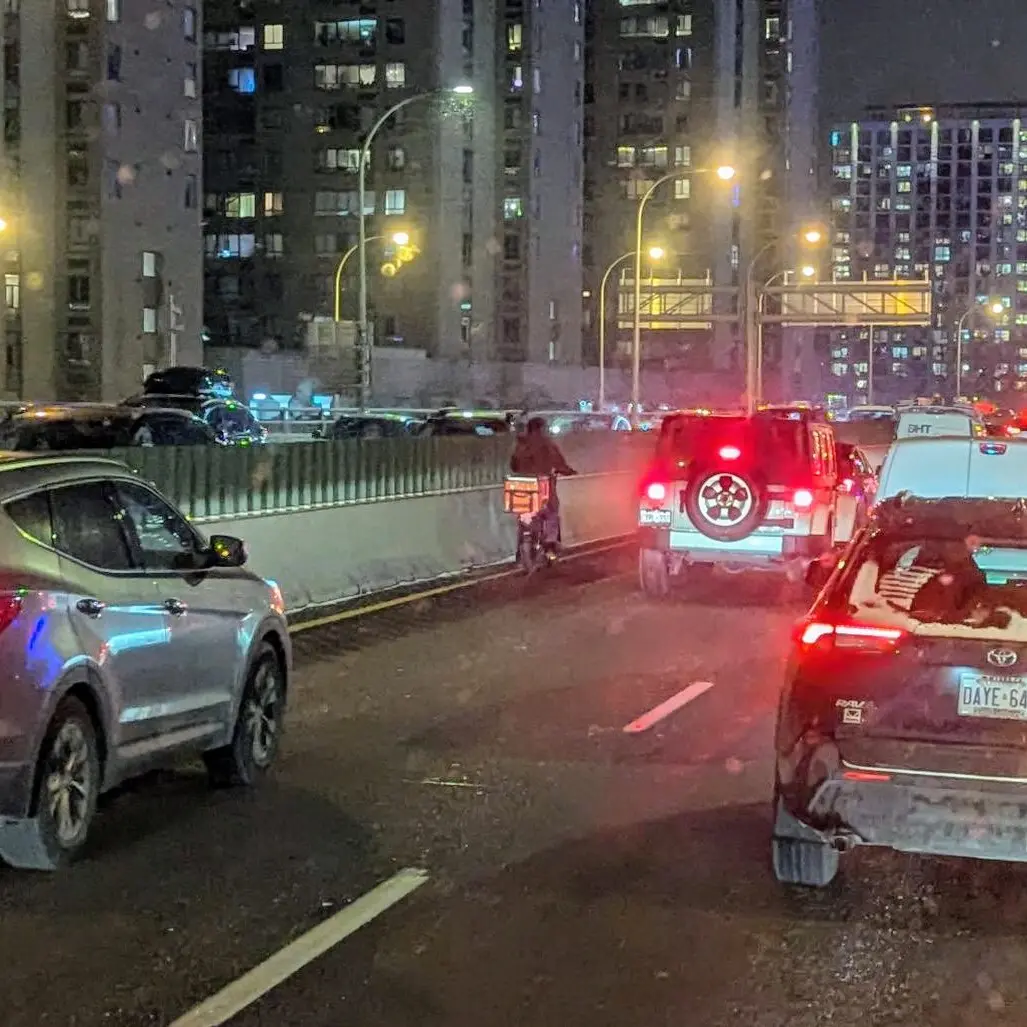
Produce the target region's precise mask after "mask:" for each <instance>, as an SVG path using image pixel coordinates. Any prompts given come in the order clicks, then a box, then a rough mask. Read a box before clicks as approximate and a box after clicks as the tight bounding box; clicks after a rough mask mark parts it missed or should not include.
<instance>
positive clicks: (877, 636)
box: [799, 621, 906, 652]
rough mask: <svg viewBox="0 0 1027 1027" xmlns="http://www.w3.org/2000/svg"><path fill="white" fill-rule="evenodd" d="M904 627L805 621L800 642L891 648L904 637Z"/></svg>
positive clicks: (869, 649)
mask: <svg viewBox="0 0 1027 1027" xmlns="http://www.w3.org/2000/svg"><path fill="white" fill-rule="evenodd" d="M905 635H906V632H905V631H903V630H902V629H901V628H879V627H876V626H874V625H872V624H830V623H828V622H826V621H810V622H809V623H807V624H805V625H803V627H802V632H801V634H800V635H799V644H800V645H802V646H804V647H805V648H807V649H808V648H812V647H813V646H817V647H818V648H821V649H829V648H834V649H859V650H863V651H865V652H889V651H891V650H893V649H894V648H895V647H896V646H897V645H898V644H899V642H900V641H901V640H902V639H903V638H904V637H905Z"/></svg>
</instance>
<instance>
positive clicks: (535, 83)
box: [531, 68, 542, 93]
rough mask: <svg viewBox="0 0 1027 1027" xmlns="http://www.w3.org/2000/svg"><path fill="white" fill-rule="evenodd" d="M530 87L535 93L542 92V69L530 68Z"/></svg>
mask: <svg viewBox="0 0 1027 1027" xmlns="http://www.w3.org/2000/svg"><path fill="white" fill-rule="evenodd" d="M531 88H532V91H533V92H535V93H541V92H542V71H541V70H540V69H539V68H532V69H531Z"/></svg>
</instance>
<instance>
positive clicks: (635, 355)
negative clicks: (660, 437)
mask: <svg viewBox="0 0 1027 1027" xmlns="http://www.w3.org/2000/svg"><path fill="white" fill-rule="evenodd" d="M709 170H710V169H709V168H697V169H695V170H692V171H671V172H669V173H668V174H666V175H664V176H663V177H662V178H658V179H657V180H656V181H655V182H653V184H652V185H651V186H649V188H648V189H647V190H646V191H645V193H644V194H643V195H642V198H641V199H640V200H639V201H638V213H637V214H636V216H635V249H634V257H635V281H634V286H635V309H634V325H633V332H632V340H631V423H632V424H633V425H636V426H637V424H638V411H639V406H640V404H641V386H642V383H641V370H642V320H641V314H642V312H641V306H642V221H643V218H644V216H645V208H646V204H647V203H648V202H649V199H650V197H651V196H652V195H653V193H654V192H656V190H657V189H659V187H660V186H661V185H663V184H664V183H665V182H670V181H672V180H673V179H676V178H691V177H692V176H693V175H701V174H703V173H704V172H708V171H709ZM713 171H714V174H716V176H717V178H719V179H720V180H721V181H722V182H730V181H731V180H732V179H733V178H734V177H735V169H734V168H733V167H731V166H730V165H729V164H722V165H720V167H718V168H715V169H713Z"/></svg>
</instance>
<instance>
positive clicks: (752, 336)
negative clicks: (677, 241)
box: [742, 239, 777, 414]
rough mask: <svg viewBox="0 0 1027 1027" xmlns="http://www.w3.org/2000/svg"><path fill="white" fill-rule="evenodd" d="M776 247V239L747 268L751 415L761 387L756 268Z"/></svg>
mask: <svg viewBox="0 0 1027 1027" xmlns="http://www.w3.org/2000/svg"><path fill="white" fill-rule="evenodd" d="M776 245H777V240H776V239H775V240H772V241H771V242H768V243H767V244H766V245H764V246H763V247H761V248H760V249H759V250H757V251H756V253H755V254H754V255H753V258H752V260H750V261H749V263H748V264H747V265H746V268H745V309H744V310H743V315H744V316H743V321H742V324H743V326H744V327H743V333H744V339H743V340H742V341H743V342H744V344H745V408H746V411H747V412H748V413H750V414H751V413H752V412H753V411H754V410H755V409H756V391H757V389H758V388H759V387H760V384H759V380H758V374H759V372H758V371H757V367H756V364H757V361H758V359H759V354H758V353H757V348H758V346H759V342H758V340H757V339H756V331H757V325H758V323H759V306H760V303H759V299H758V296H757V292H756V277H755V275H756V268H757V267H758V266H759V262H760V261H761V260H762V259H763V257H765V256H766V255H767V254H768V253H769V252H770V251H771V250H772V249H773V248H774V247H775V246H776ZM768 284H769V283H768ZM764 288H766V286H764Z"/></svg>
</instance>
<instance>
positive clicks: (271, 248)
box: [264, 232, 285, 257]
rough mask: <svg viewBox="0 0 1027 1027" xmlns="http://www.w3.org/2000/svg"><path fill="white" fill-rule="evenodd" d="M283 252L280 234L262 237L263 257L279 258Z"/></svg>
mask: <svg viewBox="0 0 1027 1027" xmlns="http://www.w3.org/2000/svg"><path fill="white" fill-rule="evenodd" d="M284 252H285V239H284V237H283V236H282V233H281V232H271V233H270V234H269V235H265V236H264V256H265V257H280V256H281V255H282V254H283V253H284Z"/></svg>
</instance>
